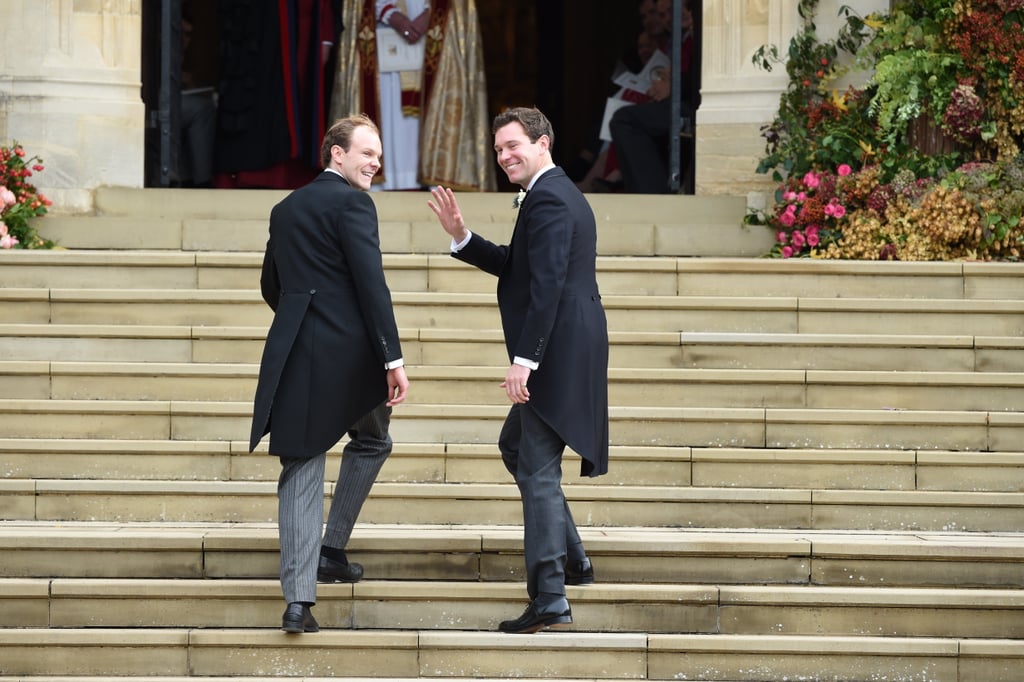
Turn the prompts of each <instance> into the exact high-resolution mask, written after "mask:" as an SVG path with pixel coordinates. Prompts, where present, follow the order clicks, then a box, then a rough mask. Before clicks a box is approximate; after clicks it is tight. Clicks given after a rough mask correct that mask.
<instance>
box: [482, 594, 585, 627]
mask: <svg viewBox="0 0 1024 682" xmlns="http://www.w3.org/2000/svg"><path fill="white" fill-rule="evenodd" d="M571 623H572V609H571V608H569V601H568V600H567V599H566V598H565V597H562V598H561V599H559V600H557V601H554V602H552V603H551V604H548V605H547V606H542V607H538V606H537V600H536V599H534V600H533V601H532V602H530V605H529V606H527V607H526V610H525V611H523V615H521V616H519V618H516V619H515V620H506V621H502V623H501V624H500V625H499V626H498V630H500V631H501V632H508V633H516V634H530V633H532V632H537V631H538V630H543V629H544V628H551V627H560V626H565V625H569V624H571Z"/></svg>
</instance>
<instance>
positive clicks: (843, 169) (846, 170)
mask: <svg viewBox="0 0 1024 682" xmlns="http://www.w3.org/2000/svg"><path fill="white" fill-rule="evenodd" d="M836 172H837V173H839V175H841V176H843V177H846V176H847V175H849V174H850V173H852V172H853V169H852V168H850V166H849V165H847V164H845V163H841V164H839V168H837V169H836Z"/></svg>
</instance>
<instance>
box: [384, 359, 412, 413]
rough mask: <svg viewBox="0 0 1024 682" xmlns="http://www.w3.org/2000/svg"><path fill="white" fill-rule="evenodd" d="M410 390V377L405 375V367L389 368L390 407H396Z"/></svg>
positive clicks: (388, 403)
mask: <svg viewBox="0 0 1024 682" xmlns="http://www.w3.org/2000/svg"><path fill="white" fill-rule="evenodd" d="M408 392H409V379H407V378H406V376H405V367H395V368H394V369H389V370H388V402H387V405H388V407H394V406H395V405H397V404H398V403H400V402H402V401H403V400H405V395H406V393H408Z"/></svg>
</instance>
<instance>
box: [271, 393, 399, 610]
mask: <svg viewBox="0 0 1024 682" xmlns="http://www.w3.org/2000/svg"><path fill="white" fill-rule="evenodd" d="M390 423H391V408H390V407H388V406H387V405H385V404H383V403H381V405H380V406H379V407H377V408H375V409H374V410H372V411H371V412H369V413H368V414H366V415H365V416H364V417H362V418H361V419H360V420H359V421H357V422H356V423H355V424H354V425H353V426H352V428H350V429H349V431H348V436H349V442H348V443H346V444H345V448H344V449H343V450H342V456H341V468H340V470H339V472H338V483H337V485H336V486H335V489H334V495H333V496H332V498H331V507H330V511H329V512H328V514H327V530H326V532H324V530H323V524H324V506H323V505H324V467H325V464H326V460H327V454H326V453H323V454H320V455H317V456H316V457H309V458H299V457H281V475H280V477H279V478H278V482H277V528H278V539H279V541H280V547H281V590H282V592H284V598H285V601H287V602H289V603H291V602H296V601H298V602H309V603H315V602H316V569H317V564H318V562H319V559H320V544H321V533H323V536H322V542H323V544H324V545H327V546H328V547H336V548H338V549H344V548H345V545H346V544H348V539H349V537H350V536H351V535H352V528H353V527H354V526H355V523H356V518H358V516H359V510H360V509H362V507H363V502H365V501H366V497H367V496H368V495H369V494H370V489H371V488H372V487H373V483H374V481H375V480H377V474H378V473H379V472H380V469H381V467H382V466H383V465H384V461H385V460H387V458H388V455H390V454H391V436H390V435H389V434H388V426H389V425H390Z"/></svg>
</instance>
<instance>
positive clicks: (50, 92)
mask: <svg viewBox="0 0 1024 682" xmlns="http://www.w3.org/2000/svg"><path fill="white" fill-rule="evenodd" d="M2 3H3V15H4V16H3V19H2V20H0V45H3V46H4V47H3V49H2V50H0V143H2V144H9V143H10V142H11V141H13V140H17V141H18V142H20V143H21V144H22V145H23V146H24V147H25V151H26V152H28V153H29V154H32V155H38V156H40V157H42V159H43V162H44V164H45V166H46V170H44V171H43V172H41V173H38V174H36V175H34V176H33V178H32V181H33V183H34V184H35V185H36V186H37V187H39V189H40V191H42V192H43V193H44V194H46V196H48V197H49V198H51V199H52V200H53V202H54V207H53V210H54V211H57V212H77V211H88V210H90V209H91V208H92V205H93V190H94V189H95V188H96V187H99V186H102V185H117V186H122V187H141V186H142V184H143V177H144V176H143V172H144V139H145V108H144V106H143V103H142V94H141V75H140V74H141V67H140V52H141V29H142V1H141V0H2Z"/></svg>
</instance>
